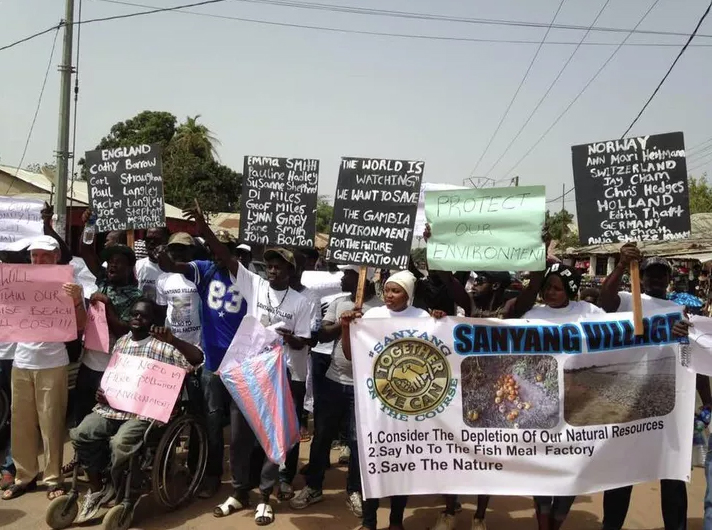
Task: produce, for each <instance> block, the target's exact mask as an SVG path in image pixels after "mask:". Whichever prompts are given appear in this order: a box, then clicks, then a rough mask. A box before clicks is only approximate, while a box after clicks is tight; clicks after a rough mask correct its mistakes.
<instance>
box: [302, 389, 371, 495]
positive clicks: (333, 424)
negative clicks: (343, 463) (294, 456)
mask: <svg viewBox="0 0 712 530" xmlns="http://www.w3.org/2000/svg"><path fill="white" fill-rule="evenodd" d="M317 399H318V400H320V401H319V403H320V407H321V408H320V409H319V410H320V414H319V416H318V420H319V425H317V428H316V433H315V435H314V440H313V441H312V444H311V448H310V452H309V475H308V476H307V486H309V487H310V488H312V489H315V490H319V491H321V488H322V485H323V484H324V475H325V473H326V468H327V466H328V465H329V453H330V452H331V441H332V440H333V439H334V437H335V436H336V435H337V434H338V432H339V428H340V426H341V424H342V422H343V421H344V419H345V420H346V421H347V422H348V424H349V429H348V432H349V434H348V445H349V449H351V457H350V458H349V471H348V474H347V476H346V491H347V492H348V493H354V492H359V493H360V492H361V474H360V472H359V467H358V466H359V460H358V446H357V445H356V417H355V414H356V402H355V400H354V387H353V386H352V385H342V384H340V383H337V382H336V381H332V380H331V379H328V378H327V379H325V381H324V393H323V394H322V395H321V396H317Z"/></svg>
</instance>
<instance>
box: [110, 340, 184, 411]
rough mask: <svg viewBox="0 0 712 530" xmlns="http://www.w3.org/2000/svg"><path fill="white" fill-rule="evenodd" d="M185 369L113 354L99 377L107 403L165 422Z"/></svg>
mask: <svg viewBox="0 0 712 530" xmlns="http://www.w3.org/2000/svg"><path fill="white" fill-rule="evenodd" d="M184 378H185V370H184V369H183V368H180V367H178V366H174V365H172V364H168V363H163V362H160V361H155V360H153V359H149V358H148V357H139V356H136V355H122V354H120V353H115V354H113V355H112V356H111V360H110V361H109V366H108V367H107V368H106V371H105V372H104V375H103V377H102V378H101V388H102V389H103V390H104V396H106V401H107V402H108V403H109V405H110V406H111V407H112V408H114V409H116V410H121V411H123V412H131V413H132V414H137V415H139V416H142V417H144V418H151V419H153V420H158V421H160V422H162V423H168V420H169V419H170V417H171V413H172V412H173V407H175V404H176V401H177V400H178V396H179V395H180V391H181V388H182V387H183V379H184Z"/></svg>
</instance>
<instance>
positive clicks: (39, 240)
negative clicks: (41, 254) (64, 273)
mask: <svg viewBox="0 0 712 530" xmlns="http://www.w3.org/2000/svg"><path fill="white" fill-rule="evenodd" d="M27 250H47V251H49V252H53V251H55V250H59V243H57V240H56V239H55V238H53V237H52V236H37V237H36V238H34V239H33V240H32V241H31V242H30V246H29V247H28V248H27Z"/></svg>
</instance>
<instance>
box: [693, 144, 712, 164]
mask: <svg viewBox="0 0 712 530" xmlns="http://www.w3.org/2000/svg"><path fill="white" fill-rule="evenodd" d="M711 152H712V145H708V146H707V147H705V148H704V149H700V150H698V151H696V152H695V153H693V154H691V155H689V154H688V155H687V161H688V162H689V161H691V160H693V159H695V158H700V157H703V156H707V154H708V153H711Z"/></svg>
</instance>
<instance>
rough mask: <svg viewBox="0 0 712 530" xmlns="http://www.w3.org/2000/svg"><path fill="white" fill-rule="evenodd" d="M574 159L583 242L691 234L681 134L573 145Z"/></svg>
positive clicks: (610, 241)
mask: <svg viewBox="0 0 712 530" xmlns="http://www.w3.org/2000/svg"><path fill="white" fill-rule="evenodd" d="M571 155H572V160H573V169H574V183H575V185H576V209H577V215H578V226H579V237H580V239H581V243H583V244H584V245H598V244H603V243H625V242H630V241H662V240H668V239H684V238H687V237H689V236H690V229H691V226H690V206H689V193H688V189H687V165H686V162H685V140H684V138H683V134H682V133H681V132H674V133H667V134H656V135H652V136H639V137H634V138H624V139H619V140H610V141H607V142H595V143H592V144H586V145H575V146H573V147H572V148H571Z"/></svg>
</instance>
